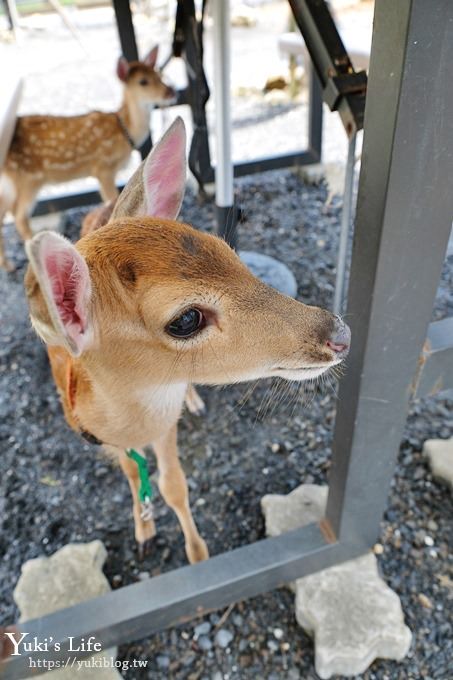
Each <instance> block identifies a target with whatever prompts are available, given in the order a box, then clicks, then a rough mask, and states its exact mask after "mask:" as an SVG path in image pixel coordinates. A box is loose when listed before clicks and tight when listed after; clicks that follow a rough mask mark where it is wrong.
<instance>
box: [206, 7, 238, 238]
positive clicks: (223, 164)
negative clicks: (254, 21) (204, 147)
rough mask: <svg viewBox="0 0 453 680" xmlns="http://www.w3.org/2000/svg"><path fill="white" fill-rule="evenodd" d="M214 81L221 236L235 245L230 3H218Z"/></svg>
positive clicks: (216, 181)
mask: <svg viewBox="0 0 453 680" xmlns="http://www.w3.org/2000/svg"><path fill="white" fill-rule="evenodd" d="M212 17H213V22H214V27H213V30H214V78H215V92H214V95H215V96H214V101H215V112H216V115H215V134H216V151H217V163H216V171H215V196H216V207H217V222H218V231H219V235H220V236H223V237H224V238H225V240H226V241H228V242H229V243H231V242H232V241H233V240H234V238H233V235H234V231H235V228H236V214H235V212H236V211H235V209H234V192H233V161H232V155H231V109H230V70H231V53H230V2H229V0H214V2H213V3H212Z"/></svg>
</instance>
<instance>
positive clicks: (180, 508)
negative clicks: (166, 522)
mask: <svg viewBox="0 0 453 680" xmlns="http://www.w3.org/2000/svg"><path fill="white" fill-rule="evenodd" d="M176 438H177V427H176V425H174V426H173V428H172V429H171V430H170V431H169V432H168V433H167V434H166V435H164V436H163V437H162V438H161V439H159V440H158V441H155V442H153V444H152V446H153V449H154V453H155V454H156V458H157V465H158V468H159V490H160V492H161V494H162V497H163V499H164V501H165V502H166V503H167V505H168V506H169V507H170V508H172V510H174V512H175V514H176V516H177V518H178V520H179V523H180V525H181V529H182V531H183V534H184V539H185V542H186V554H187V558H188V560H189V562H190V563H191V564H194V563H195V562H201V560H206V559H208V557H209V553H208V548H207V546H206V543H205V542H204V540H203V539H202V538H201V536H200V534H199V533H198V529H197V527H196V525H195V522H194V519H193V517H192V513H191V511H190V507H189V493H188V490H187V482H186V478H185V475H184V472H183V469H182V467H181V463H180V462H179V458H178V446H177V441H176Z"/></svg>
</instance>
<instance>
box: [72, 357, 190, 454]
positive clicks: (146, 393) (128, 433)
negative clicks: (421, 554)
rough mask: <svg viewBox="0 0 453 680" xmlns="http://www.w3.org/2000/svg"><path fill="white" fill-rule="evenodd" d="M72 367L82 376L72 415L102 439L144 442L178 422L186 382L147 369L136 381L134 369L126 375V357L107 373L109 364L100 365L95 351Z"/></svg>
mask: <svg viewBox="0 0 453 680" xmlns="http://www.w3.org/2000/svg"><path fill="white" fill-rule="evenodd" d="M76 365H78V367H79V370H80V371H81V373H82V375H83V378H82V380H81V381H80V382H79V385H80V387H81V392H84V391H85V389H86V392H85V395H84V396H85V399H81V400H80V401H78V408H77V414H76V416H77V417H78V418H79V420H80V422H81V424H82V426H83V428H84V429H85V430H87V431H89V432H92V433H94V435H95V436H96V437H98V438H99V439H100V440H101V441H104V442H106V443H110V444H115V445H117V446H123V447H128V446H143V445H145V444H146V443H149V442H150V441H153V440H154V439H155V438H158V437H159V435H160V433H161V431H163V430H165V429H168V428H169V427H171V426H172V425H174V423H175V422H176V421H177V419H178V417H179V414H180V413H181V409H182V405H183V402H184V397H185V394H186V391H187V382H184V381H183V382H176V383H172V384H167V383H166V382H165V379H164V378H163V376H162V375H160V374H157V375H152V372H151V371H150V372H149V374H148V375H146V374H147V371H146V370H145V371H143V374H144V375H143V376H142V377H141V379H138V376H137V374H136V373H135V372H134V373H135V376H134V377H131V376H130V375H129V371H128V368H127V367H128V365H129V361H128V360H125V361H124V362H122V361H121V360H118V361H117V363H116V367H115V371H114V372H112V369H111V364H110V362H109V361H108V362H105V363H104V361H102V359H100V357H99V355H98V353H97V352H94V353H89V352H88V353H86V355H84V358H83V359H80V360H78V361H77V360H76ZM167 374H168V371H167ZM80 377H82V376H80ZM134 378H135V379H134ZM82 383H84V384H82Z"/></svg>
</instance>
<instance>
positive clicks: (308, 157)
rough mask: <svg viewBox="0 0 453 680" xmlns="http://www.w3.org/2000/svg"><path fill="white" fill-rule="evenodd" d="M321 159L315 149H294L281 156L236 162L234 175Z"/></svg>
mask: <svg viewBox="0 0 453 680" xmlns="http://www.w3.org/2000/svg"><path fill="white" fill-rule="evenodd" d="M319 160H320V158H319V154H317V153H316V151H315V150H314V149H307V150H305V151H294V152H291V153H287V154H282V155H280V156H267V157H264V158H254V159H253V160H250V161H240V162H239V163H235V164H234V176H235V177H244V176H245V175H251V174H253V173H256V172H264V171H266V170H280V169H282V168H290V167H294V166H297V165H310V164H311V163H319Z"/></svg>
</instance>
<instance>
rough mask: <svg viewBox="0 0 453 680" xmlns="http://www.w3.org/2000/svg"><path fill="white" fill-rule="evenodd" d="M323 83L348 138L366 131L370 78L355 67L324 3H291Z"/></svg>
mask: <svg viewBox="0 0 453 680" xmlns="http://www.w3.org/2000/svg"><path fill="white" fill-rule="evenodd" d="M288 2H289V4H290V6H291V10H292V12H293V15H294V19H295V20H296V23H297V26H298V27H299V29H300V32H301V33H302V36H303V38H304V41H305V44H306V46H307V50H308V52H309V53H310V57H311V59H312V61H313V65H314V67H315V70H316V73H317V74H318V77H319V80H320V81H321V85H322V89H323V95H324V101H325V102H326V104H327V105H328V106H329V108H330V110H331V111H338V112H339V114H340V116H341V119H342V121H343V125H344V127H345V130H346V132H347V134H348V136H351V135H352V133H353V132H354V131H357V130H361V129H362V128H363V119H364V115H365V95H366V89H367V82H368V78H367V75H366V73H365V71H358V72H356V71H355V70H354V66H353V65H352V62H351V60H350V58H349V55H348V53H347V51H346V49H345V47H344V45H343V41H342V40H341V38H340V35H339V33H338V30H337V27H336V25H335V22H334V20H333V18H332V15H331V14H330V11H329V8H328V5H327V3H326V2H325V1H324V0H288Z"/></svg>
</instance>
